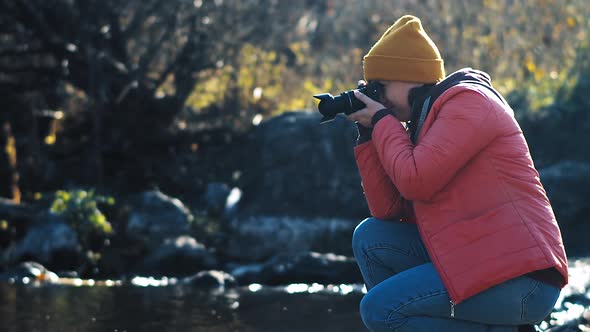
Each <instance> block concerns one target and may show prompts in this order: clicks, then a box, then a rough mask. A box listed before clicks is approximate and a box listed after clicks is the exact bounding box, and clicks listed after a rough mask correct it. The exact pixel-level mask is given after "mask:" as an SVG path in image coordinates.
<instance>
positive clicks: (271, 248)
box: [219, 216, 358, 262]
mask: <svg viewBox="0 0 590 332" xmlns="http://www.w3.org/2000/svg"><path fill="white" fill-rule="evenodd" d="M357 223H358V222H354V221H351V220H342V219H334V218H332V219H331V218H314V219H311V218H295V217H271V216H265V217H246V218H243V219H239V218H235V219H233V220H231V222H230V223H229V228H228V234H227V239H226V243H225V245H224V246H222V247H221V248H219V249H220V251H223V255H224V256H226V257H228V258H229V259H234V260H242V261H257V262H260V261H263V260H265V259H268V258H270V257H272V256H274V255H277V254H287V255H292V254H296V253H299V252H302V251H317V252H333V253H336V254H343V255H348V256H352V249H351V242H352V233H353V231H354V227H355V226H356V224H357Z"/></svg>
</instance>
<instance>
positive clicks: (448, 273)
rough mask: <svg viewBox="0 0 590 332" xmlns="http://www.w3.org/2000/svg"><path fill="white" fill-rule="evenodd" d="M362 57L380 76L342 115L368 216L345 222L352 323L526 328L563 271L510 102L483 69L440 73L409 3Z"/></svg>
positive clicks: (553, 296) (386, 327)
mask: <svg viewBox="0 0 590 332" xmlns="http://www.w3.org/2000/svg"><path fill="white" fill-rule="evenodd" d="M363 69H364V76H365V80H367V81H377V82H379V83H381V85H382V87H383V94H382V98H381V102H377V101H374V100H372V99H370V98H368V97H367V96H365V95H363V94H362V93H360V92H358V91H355V96H356V97H357V98H358V99H360V100H361V101H362V102H364V103H365V104H366V108H364V109H362V110H360V111H358V112H355V113H353V114H351V115H349V116H348V118H349V119H350V120H352V121H355V122H356V123H357V124H358V126H359V133H360V135H359V144H358V145H357V146H356V147H355V151H354V152H355V157H356V161H357V165H358V168H359V173H360V175H361V178H362V185H363V189H364V192H365V196H366V199H367V202H368V205H369V208H370V211H371V215H372V218H368V219H366V220H364V221H363V222H362V223H360V224H359V225H358V226H357V228H356V229H355V232H354V235H353V251H354V254H355V257H356V259H357V262H358V265H359V268H360V270H361V273H362V275H363V277H364V280H365V284H366V288H367V294H366V295H365V296H364V298H363V300H362V301H361V305H360V311H361V317H362V319H363V322H364V323H365V325H366V326H367V327H368V328H369V329H370V330H371V331H412V332H419V331H455V332H460V331H498V332H499V331H534V329H533V326H532V325H533V324H536V323H539V322H540V321H541V320H543V319H544V318H545V317H546V316H547V315H548V314H549V313H550V312H551V310H552V308H553V306H554V304H555V303H556V301H557V298H558V296H559V293H560V290H561V288H562V287H563V286H564V285H565V284H566V283H567V278H568V273H567V258H566V254H565V250H564V247H563V242H562V239H561V233H560V230H559V227H558V225H557V222H556V220H555V216H554V214H553V210H552V208H551V205H550V203H549V200H548V198H547V195H546V193H545V190H544V189H543V187H542V185H541V183H540V180H539V174H538V172H537V171H536V170H535V168H534V165H533V161H532V159H531V156H530V154H529V149H528V146H527V143H526V141H525V138H524V136H523V134H522V131H521V129H520V127H519V125H518V123H517V122H516V120H515V118H514V113H513V111H512V109H511V108H510V107H509V106H508V105H507V104H506V102H505V101H504V99H503V98H502V97H501V96H500V95H499V94H498V93H497V92H496V91H495V90H494V89H493V88H492V86H491V83H490V80H489V76H487V74H485V73H483V72H479V71H474V70H471V69H464V70H461V71H459V72H457V73H455V74H453V75H450V76H449V77H448V78H445V69H444V64H443V60H442V58H441V56H440V53H439V51H438V49H437V47H436V45H435V44H434V43H433V42H432V40H431V39H430V38H429V37H428V35H427V34H426V32H425V31H424V29H423V28H422V24H421V22H420V20H419V19H418V18H416V17H413V16H404V17H402V18H400V19H399V20H397V21H396V22H395V23H394V25H392V26H391V27H390V28H389V29H388V30H387V31H386V32H385V33H384V34H383V36H382V37H381V39H380V40H379V41H378V42H377V43H375V45H374V46H373V47H372V48H371V50H370V51H369V52H368V54H367V55H366V56H365V57H364V65H363ZM442 86H445V88H444V89H443V91H441V89H440V87H442ZM437 89H438V92H437V93H434V92H433V91H436V90H437ZM438 95H440V96H438ZM437 97H438V98H437ZM430 102H432V104H430ZM408 121H409V122H410V124H409V126H408V127H409V128H408V129H406V127H405V126H404V125H403V124H402V123H407V122H408Z"/></svg>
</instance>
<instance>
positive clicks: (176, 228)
mask: <svg viewBox="0 0 590 332" xmlns="http://www.w3.org/2000/svg"><path fill="white" fill-rule="evenodd" d="M130 201H131V204H132V205H133V206H134V210H133V211H132V212H131V213H130V215H129V220H128V223H127V229H126V235H127V237H128V238H129V239H133V240H140V241H142V242H144V243H146V244H149V245H159V244H160V243H161V242H162V241H163V240H164V239H166V238H170V237H177V236H180V235H185V234H187V233H189V230H190V224H191V222H192V220H193V216H192V214H191V213H190V211H189V210H188V208H186V207H185V206H184V204H183V203H182V202H181V201H180V200H178V199H176V198H173V197H169V196H166V195H165V194H163V193H161V192H159V191H149V192H144V193H141V194H139V195H138V196H137V197H133V198H131V200H130Z"/></svg>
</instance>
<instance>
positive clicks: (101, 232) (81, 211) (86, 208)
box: [50, 190, 115, 248]
mask: <svg viewBox="0 0 590 332" xmlns="http://www.w3.org/2000/svg"><path fill="white" fill-rule="evenodd" d="M100 204H107V205H114V204H115V199H114V198H113V197H109V196H102V195H98V194H96V193H95V192H94V191H93V190H90V191H86V190H71V191H65V190H58V191H56V192H55V194H54V198H53V201H52V203H51V206H50V211H51V212H52V213H55V214H58V215H62V216H63V217H64V218H65V219H66V220H67V222H68V224H69V225H70V226H71V227H72V228H73V229H74V230H75V231H76V232H77V234H78V237H79V240H80V242H81V244H82V245H83V246H84V247H85V248H91V246H92V243H91V241H92V239H93V238H95V237H99V238H104V237H106V236H108V235H110V234H112V233H113V228H112V226H111V224H110V223H109V222H108V221H107V218H106V216H105V215H104V214H103V213H102V212H101V211H100V209H99V205H100Z"/></svg>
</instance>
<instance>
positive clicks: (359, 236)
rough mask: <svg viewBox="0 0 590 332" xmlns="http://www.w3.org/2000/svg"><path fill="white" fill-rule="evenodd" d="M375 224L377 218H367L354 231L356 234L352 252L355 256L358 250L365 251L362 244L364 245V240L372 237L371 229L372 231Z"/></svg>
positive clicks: (353, 235) (353, 234)
mask: <svg viewBox="0 0 590 332" xmlns="http://www.w3.org/2000/svg"><path fill="white" fill-rule="evenodd" d="M374 222H375V218H373V217H369V218H366V219H365V220H363V221H361V222H360V223H359V224H358V225H357V226H356V228H355V229H354V232H353V233H352V250H353V252H354V253H355V254H356V252H357V250H362V249H363V248H362V244H363V242H364V240H366V239H367V238H370V237H371V235H370V233H371V229H372V226H371V225H372V224H373V223H374Z"/></svg>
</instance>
